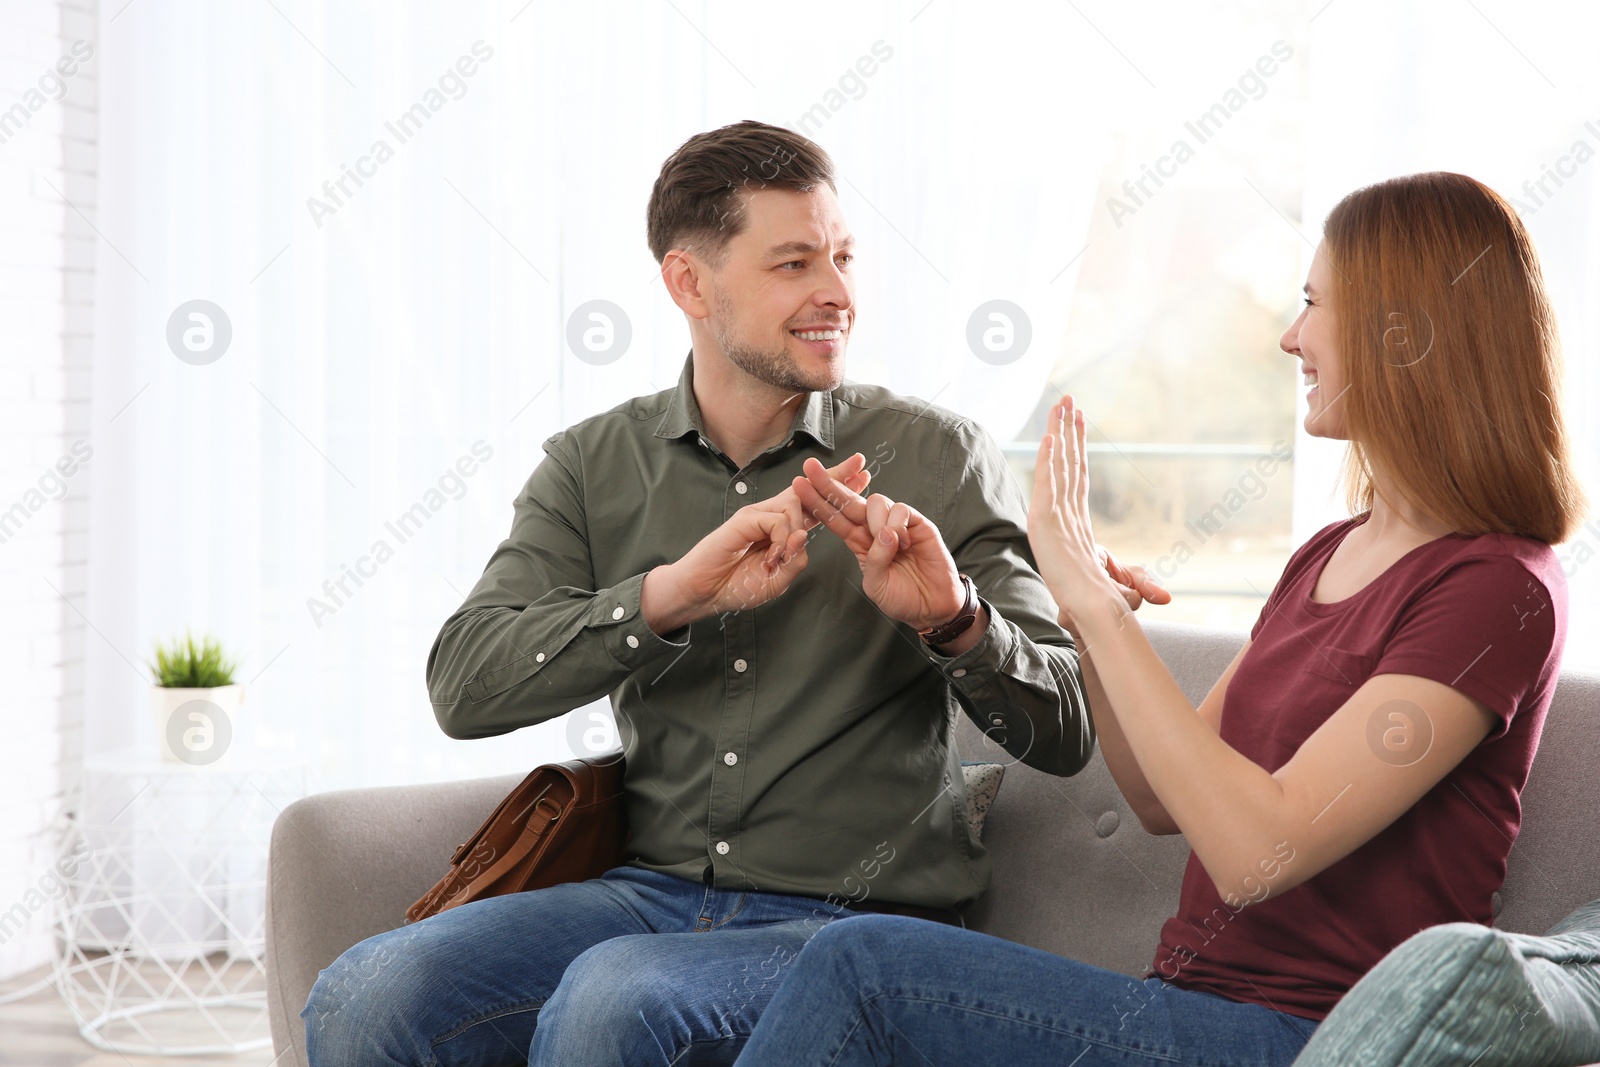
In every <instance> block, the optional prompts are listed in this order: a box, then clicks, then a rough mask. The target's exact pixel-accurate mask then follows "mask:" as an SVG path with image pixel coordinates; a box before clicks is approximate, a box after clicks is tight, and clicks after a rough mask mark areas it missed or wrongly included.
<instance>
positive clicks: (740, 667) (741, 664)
mask: <svg viewBox="0 0 1600 1067" xmlns="http://www.w3.org/2000/svg"><path fill="white" fill-rule="evenodd" d="M733 669H734V670H736V671H738V672H739V673H740V674H743V673H744V672H745V671H747V670H749V669H750V664H748V663H746V662H745V661H744V660H742V659H736V660H734V661H733Z"/></svg>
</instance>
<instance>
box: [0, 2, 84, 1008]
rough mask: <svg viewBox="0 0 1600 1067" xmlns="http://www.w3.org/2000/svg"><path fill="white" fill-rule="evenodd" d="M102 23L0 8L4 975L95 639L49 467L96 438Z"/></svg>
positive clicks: (34, 944) (66, 513)
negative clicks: (93, 376)
mask: <svg viewBox="0 0 1600 1067" xmlns="http://www.w3.org/2000/svg"><path fill="white" fill-rule="evenodd" d="M96 23H97V14H96V5H95V3H94V0H0V685H3V686H4V690H5V694H6V696H5V699H4V700H3V701H0V978H5V977H9V976H11V975H14V974H17V973H19V972H21V971H25V970H28V969H30V968H32V967H34V966H36V965H38V964H39V963H42V962H44V961H45V960H46V959H47V958H48V952H49V941H48V940H47V937H46V929H47V926H46V923H47V919H48V910H46V911H43V912H41V913H39V914H37V915H34V916H32V918H31V921H30V922H29V923H28V925H27V926H26V927H25V928H23V929H21V930H19V929H17V927H16V922H17V921H18V920H19V919H20V918H21V916H22V914H23V913H24V912H25V911H27V909H26V908H24V909H23V911H18V910H17V909H16V906H17V905H18V904H21V903H23V902H24V901H25V900H26V899H27V898H26V896H25V894H26V893H27V891H28V890H29V889H30V888H34V889H36V888H38V887H39V885H40V876H41V875H42V874H43V873H44V870H45V867H46V865H47V864H48V862H49V845H50V837H49V835H48V834H47V833H46V830H47V828H48V826H49V823H50V820H51V819H52V818H54V817H55V815H56V814H57V812H58V810H59V805H60V800H61V795H62V790H63V788H64V787H66V786H67V785H68V784H69V780H70V777H71V775H72V774H73V773H74V769H75V767H76V766H77V763H78V761H79V759H80V757H81V754H82V751H83V721H84V716H83V659H84V642H85V640H86V639H92V634H91V632H90V631H89V630H88V628H87V627H86V626H85V625H84V622H83V619H82V618H81V616H79V615H78V613H77V611H75V610H74V608H73V606H71V605H69V604H68V603H66V602H64V601H63V600H62V599H61V596H59V595H57V592H56V590H59V591H60V593H61V594H63V595H65V596H66V597H67V599H68V600H70V601H72V603H73V604H74V605H77V606H78V607H80V608H81V606H82V600H83V584H84V573H85V560H86V553H87V548H86V546H87V531H86V525H85V515H86V508H85V497H84V494H85V491H86V488H87V483H88V478H87V477H86V472H85V471H84V470H83V468H82V467H81V466H79V467H78V468H77V470H76V473H74V474H73V475H72V476H71V477H67V478H65V479H62V481H64V483H65V488H64V491H63V488H62V487H61V486H60V485H59V484H57V483H56V482H55V481H53V480H52V479H53V478H54V475H53V474H52V473H51V472H52V471H53V469H54V468H55V465H56V463H57V461H58V460H60V459H61V458H62V457H63V456H67V457H69V458H71V457H72V445H73V443H74V442H77V441H83V442H86V443H87V444H88V445H89V446H91V447H92V446H93V444H94V441H93V438H92V437H91V436H90V433H89V425H88V419H89V371H90V351H91V350H90V345H91V344H92V343H93V325H92V324H93V314H92V311H93V305H92V300H93V291H94V254H95V239H96V238H95V234H94V231H93V229H91V228H90V226H89V225H88V223H87V222H85V220H84V219H83V217H82V216H80V215H79V214H78V212H79V211H81V212H82V213H83V214H84V215H87V216H88V217H89V218H91V219H92V218H94V205H95V199H96V196H95V193H96V180H97V178H96V173H95V171H96V167H95V158H96V154H97V149H96V142H97V131H98V118H97V106H96V105H97V99H98V85H97V83H96V67H97V63H96V62H95V60H94V59H93V58H90V59H89V60H87V61H83V60H82V58H81V57H82V56H83V54H84V52H85V50H86V49H93V52H94V54H98V50H99V48H98V35H97V26H96ZM75 45H76V47H77V52H76V53H75V52H74V46H75ZM63 57H65V59H66V60H67V61H68V62H67V63H66V64H65V68H67V69H70V70H71V74H70V76H68V77H61V76H60V71H59V70H58V69H57V64H58V63H59V62H61V61H62V59H63ZM55 79H59V85H60V87H58V84H57V81H56V80H55ZM41 82H42V84H41ZM58 95H59V97H60V98H59V99H55V98H54V97H56V96H58ZM35 105H37V106H35ZM19 109H20V110H19ZM52 186H53V187H54V188H52ZM57 190H59V194H58V192H57ZM62 195H65V196H66V198H67V199H68V200H70V201H71V202H72V205H74V206H75V207H76V209H77V210H74V208H73V207H69V206H68V205H67V204H65V203H63V202H62ZM79 447H80V448H82V446H81V445H80V446H79ZM74 462H75V460H74ZM92 462H93V461H92V459H91V460H90V463H91V465H92ZM41 479H43V480H44V481H43V484H42V485H41ZM41 490H42V491H41ZM33 493H37V494H38V495H36V496H34V495H30V494H33ZM56 497H59V498H60V499H55V498H56ZM17 505H21V510H14V509H15V508H16V506H17ZM7 512H10V513H11V515H12V516H13V518H12V520H11V523H10V524H9V525H8V524H7V522H6V519H5V516H6V513H7ZM19 521H20V525H17V523H18V522H19ZM52 587H54V588H52ZM35 899H37V898H35Z"/></svg>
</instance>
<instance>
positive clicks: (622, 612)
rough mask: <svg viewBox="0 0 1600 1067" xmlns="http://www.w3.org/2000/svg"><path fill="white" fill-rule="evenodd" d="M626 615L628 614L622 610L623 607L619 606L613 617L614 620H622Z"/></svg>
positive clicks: (612, 614)
mask: <svg viewBox="0 0 1600 1067" xmlns="http://www.w3.org/2000/svg"><path fill="white" fill-rule="evenodd" d="M626 614H627V612H625V611H623V610H622V605H621V604H618V605H617V607H616V610H615V611H613V612H612V613H611V617H612V618H613V619H620V618H622V616H624V615H626Z"/></svg>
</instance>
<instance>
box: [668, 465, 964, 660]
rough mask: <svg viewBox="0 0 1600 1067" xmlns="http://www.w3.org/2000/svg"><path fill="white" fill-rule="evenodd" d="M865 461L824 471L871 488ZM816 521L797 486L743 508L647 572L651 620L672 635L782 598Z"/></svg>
mask: <svg viewBox="0 0 1600 1067" xmlns="http://www.w3.org/2000/svg"><path fill="white" fill-rule="evenodd" d="M809 462H811V463H817V461H816V460H814V459H813V460H810V461H809ZM866 464H867V460H866V457H865V456H863V455H862V454H861V453H859V452H857V453H855V454H854V455H852V456H851V457H850V458H848V459H846V460H845V461H844V462H843V463H840V464H839V465H838V466H836V467H833V468H830V469H829V470H827V471H825V472H824V474H825V475H826V476H828V477H829V478H837V479H838V484H840V485H843V486H848V487H850V489H851V491H854V490H857V489H864V488H866V485H867V482H868V481H870V480H871V477H872V475H871V472H869V471H867V470H865V469H864V468H865V467H866ZM817 467H818V468H819V469H821V467H822V465H821V464H820V463H817ZM800 480H803V479H800ZM817 521H818V520H817V519H815V518H813V517H812V516H811V515H809V514H807V509H806V508H805V507H804V506H803V504H802V501H801V500H800V498H799V497H798V496H797V495H796V493H795V491H794V489H793V488H792V487H791V488H788V489H785V490H784V491H783V492H781V493H779V494H778V495H777V496H774V497H771V498H770V499H767V500H761V501H757V502H756V503H754V504H748V505H746V506H745V507H742V508H740V509H739V510H738V511H736V512H734V513H733V517H732V518H730V519H729V520H728V521H727V522H725V523H723V524H722V525H721V526H719V527H717V528H716V529H715V530H712V531H711V532H710V533H709V534H707V535H706V536H705V537H703V538H701V540H700V542H699V543H698V544H696V545H695V546H694V547H693V548H691V549H690V550H689V551H688V552H687V553H686V554H685V555H684V557H683V558H682V559H680V560H678V562H676V563H669V564H665V565H663V566H660V567H657V568H655V569H654V570H652V571H651V572H650V573H649V574H647V575H645V579H644V586H643V588H642V589H641V590H640V595H639V610H640V611H641V612H642V613H643V615H644V618H645V622H646V623H648V624H649V626H650V629H652V630H654V631H655V632H656V633H658V634H669V633H671V632H673V631H674V630H677V629H679V628H681V627H683V626H687V625H688V624H689V623H691V622H694V621H696V620H697V619H703V618H706V617H707V616H709V615H720V614H721V613H723V612H725V611H743V610H745V609H747V608H754V607H759V606H760V605H762V604H765V603H766V602H767V601H769V600H773V599H775V598H777V597H779V596H782V595H783V594H784V592H785V591H786V590H788V588H789V586H790V585H792V584H794V580H795V578H796V577H798V576H799V574H800V572H801V571H803V570H805V566H806V535H807V533H808V532H809V531H810V530H811V529H813V528H814V527H815V526H816V525H817ZM952 613H953V611H952Z"/></svg>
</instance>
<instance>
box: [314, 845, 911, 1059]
mask: <svg viewBox="0 0 1600 1067" xmlns="http://www.w3.org/2000/svg"><path fill="white" fill-rule="evenodd" d="M849 914H850V913H849V912H841V911H840V910H838V909H837V908H835V907H833V906H831V905H829V904H826V903H825V902H823V901H821V900H817V899H814V898H812V897H800V896H787V895H784V894H777V893H745V892H741V891H738V890H727V889H720V890H719V889H714V888H712V887H711V886H708V885H703V884H701V883H699V882H690V881H686V880H684V879H682V878H674V877H672V876H671V875H665V874H656V873H653V872H650V871H644V870H639V869H635V868H629V867H621V868H618V869H616V870H612V871H608V872H607V873H606V874H605V875H604V876H603V877H601V878H598V879H593V880H590V881H587V882H577V883H571V884H567V885H558V886H554V887H552V888H550V889H540V890H536V891H534V892H530V893H513V894H511V895H509V896H501V897H492V898H489V899H487V900H479V901H475V902H473V903H471V904H463V905H461V906H460V907H457V908H451V909H450V910H449V911H444V912H440V913H439V914H438V915H435V916H433V917H432V918H429V919H424V920H423V921H422V922H419V923H414V924H412V925H410V926H403V927H400V928H399V929H396V930H391V931H390V932H388V933H386V934H378V935H377V936H375V937H369V938H368V939H367V940H365V941H363V942H361V943H360V944H358V945H356V946H354V947H353V948H351V949H349V950H348V951H346V952H345V953H344V955H342V956H340V957H339V958H338V959H337V960H335V961H334V962H333V963H332V964H331V965H329V967H328V968H327V969H326V970H324V971H323V972H322V973H321V974H320V975H319V976H318V978H317V982H316V985H315V986H313V987H312V990H311V996H310V997H309V998H308V999H307V1001H306V1006H305V1010H304V1011H302V1012H301V1013H300V1017H301V1018H302V1019H304V1020H305V1025H306V1051H307V1053H308V1055H309V1058H310V1062H311V1065H312V1067H380V1065H382V1067H392V1065H399V1064H404V1065H406V1067H435V1065H440V1067H443V1065H449V1067H467V1065H471V1067H486V1065H489V1064H518V1065H520V1064H525V1063H526V1064H536V1065H544V1064H559V1065H561V1067H588V1065H590V1064H593V1065H596V1067H599V1065H604V1067H619V1065H627V1067H644V1065H656V1064H661V1065H665V1064H674V1065H677V1067H693V1065H697V1064H730V1063H732V1062H733V1060H734V1058H735V1057H736V1056H737V1055H738V1053H739V1049H740V1048H741V1047H742V1046H743V1045H744V1042H745V1040H746V1039H747V1038H748V1037H749V1034H750V1031H751V1029H753V1028H754V1026H755V1023H756V1020H757V1019H758V1018H759V1017H760V1015H761V1012H762V1010H763V1009H764V1008H766V1006H767V1002H768V1001H769V1000H771V998H772V994H773V992H774V991H776V989H777V987H778V983H779V982H780V981H781V980H782V978H783V976H784V975H785V974H787V973H788V971H789V970H790V969H791V967H792V966H793V963H794V960H795V957H796V956H797V955H798V954H799V952H800V949H801V948H802V947H804V945H805V943H806V941H807V940H808V939H809V938H810V937H811V936H812V935H813V934H815V933H816V932H817V931H818V930H820V929H822V928H823V927H824V926H825V925H826V924H827V923H828V922H829V920H831V919H833V918H835V917H838V916H840V915H845V916H848V915H849ZM849 921H850V922H859V921H860V919H859V918H850V920H849ZM913 921H916V922H918V923H919V924H920V925H922V926H927V927H934V926H936V925H937V924H936V923H930V922H922V921H921V920H913Z"/></svg>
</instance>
